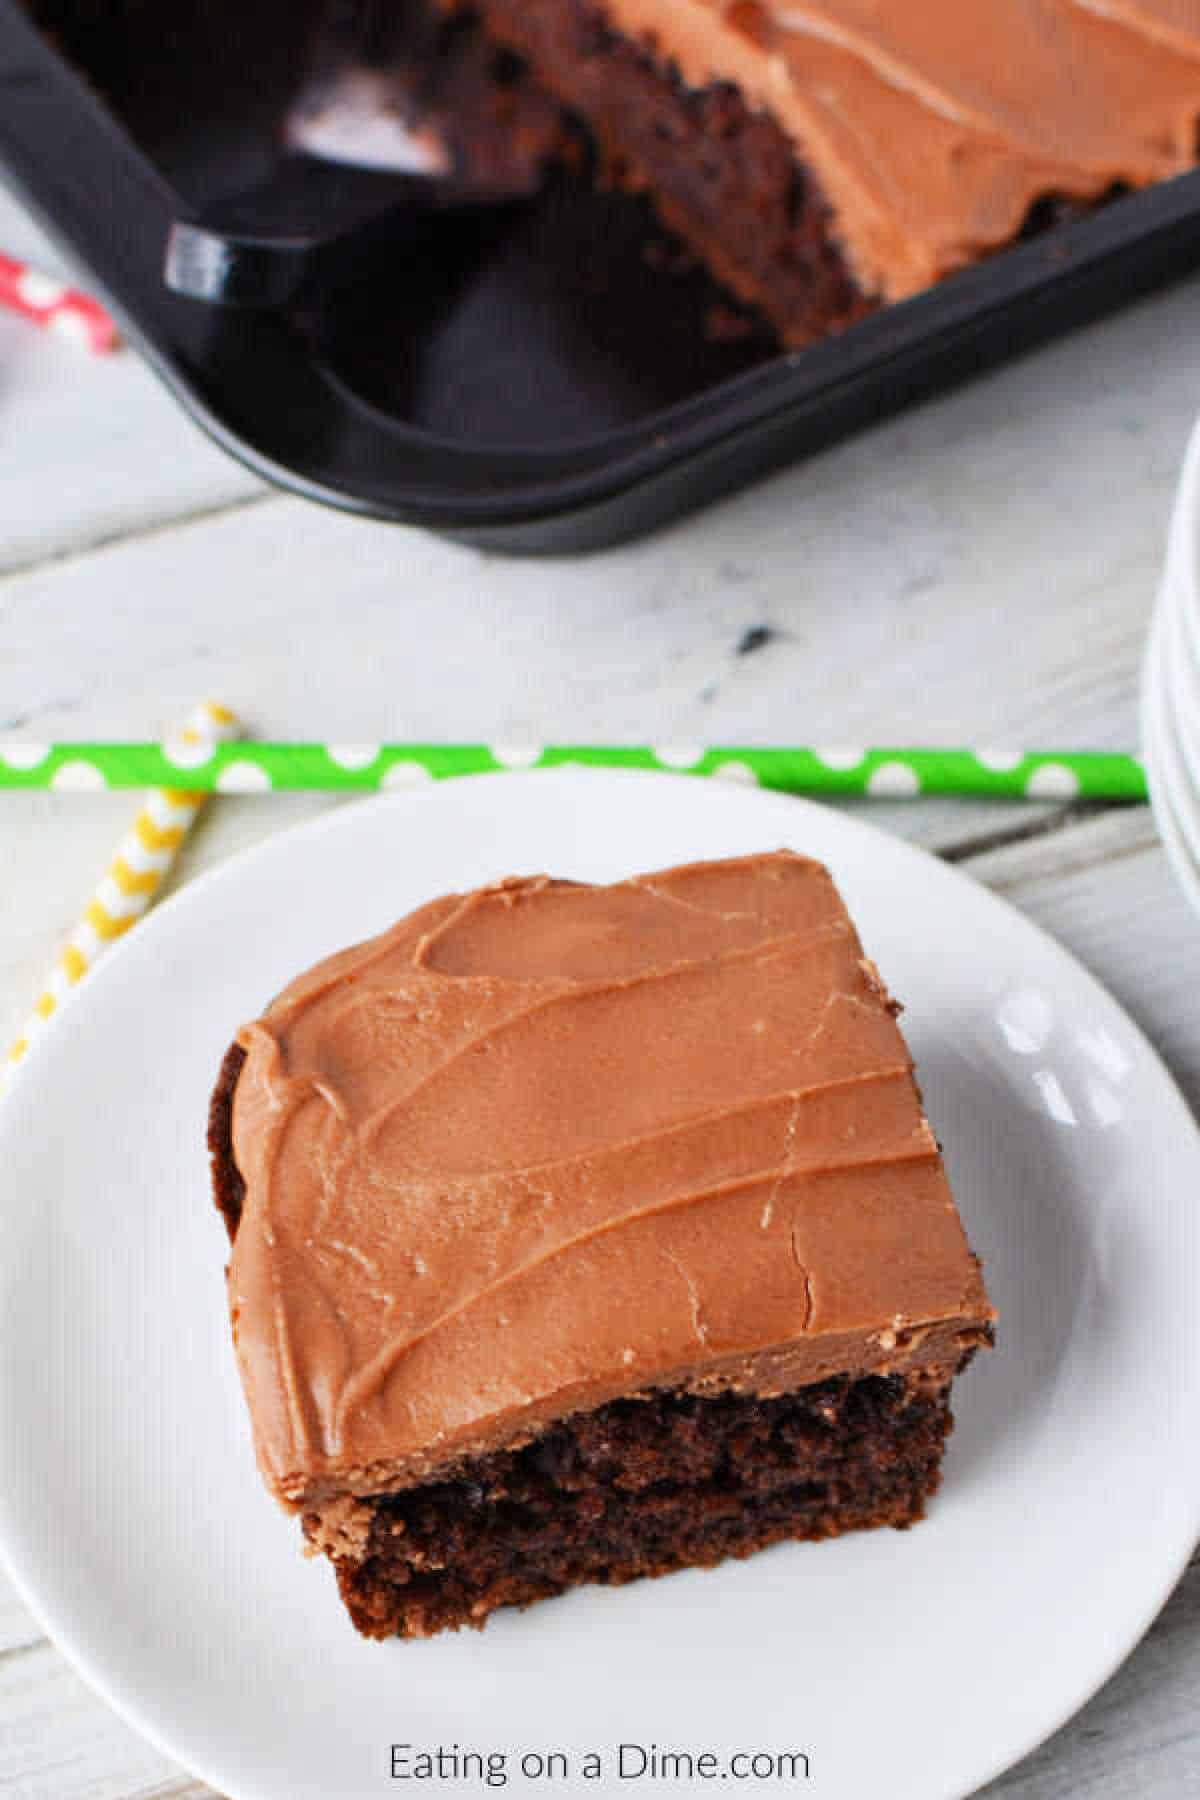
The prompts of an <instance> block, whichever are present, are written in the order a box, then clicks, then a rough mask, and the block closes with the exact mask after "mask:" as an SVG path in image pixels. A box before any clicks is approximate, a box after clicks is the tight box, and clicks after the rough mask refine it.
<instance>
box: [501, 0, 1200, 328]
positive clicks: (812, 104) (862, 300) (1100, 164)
mask: <svg viewBox="0 0 1200 1800" xmlns="http://www.w3.org/2000/svg"><path fill="white" fill-rule="evenodd" d="M469 6H470V9H471V11H473V12H476V13H478V14H479V16H480V17H481V18H482V19H483V21H484V24H485V27H486V29H487V30H488V31H489V32H491V33H492V34H493V35H494V36H495V37H496V38H497V39H498V40H499V41H500V42H502V43H505V44H509V45H511V46H513V47H514V48H515V49H517V50H519V51H520V52H521V53H522V54H523V55H524V56H526V57H528V58H529V60H530V62H531V64H532V67H533V69H534V71H535V73H536V75H537V77H538V78H539V80H540V81H541V82H542V83H543V85H544V86H545V87H547V88H548V89H549V90H550V91H551V92H552V93H554V94H556V95H558V97H559V98H560V99H561V100H563V101H564V102H566V104H568V105H569V106H571V107H573V108H574V109H576V110H577V111H578V112H579V113H580V114H581V115H582V116H583V118H584V119H585V120H586V121H587V123H588V125H589V127H590V129H591V131H592V132H593V134H594V136H595V137H596V139H597V141H598V143H599V145H600V147H601V150H602V152H603V154H604V156H605V158H606V161H607V164H608V166H609V168H610V170H611V171H612V172H613V173H614V174H615V175H616V177H617V178H618V179H620V180H622V181H625V182H627V183H629V184H630V185H632V186H634V187H637V188H641V189H644V190H646V191H647V192H648V193H650V194H651V196H652V197H653V199H654V201H655V203H656V205H657V207H658V209H659V211H660V212H661V214H662V216H663V218H664V219H665V220H666V221H667V222H668V223H669V224H670V225H672V226H673V227H674V228H675V230H676V231H678V232H679V233H680V234H681V236H682V237H683V238H684V239H685V241H686V242H687V243H688V244H689V245H691V247H692V248H693V249H694V250H695V251H696V252H698V254H699V255H700V256H702V257H703V258H704V260H705V262H706V263H707V265H708V266H709V268H710V269H711V270H712V271H713V272H714V273H715V274H716V275H718V276H719V277H720V278H721V279H722V280H723V281H724V282H725V283H726V284H727V285H728V286H729V287H730V288H731V289H732V290H733V291H734V292H735V293H736V294H737V295H738V296H739V297H740V298H741V299H742V300H745V301H748V302H751V303H752V304H754V305H755V306H757V307H759V308H761V310H762V311H763V313H765V315H766V316H767V317H768V318H769V319H770V321H771V322H772V324H773V325H774V327H775V329H776V330H777V332H778V333H779V336H780V337H781V338H782V339H783V341H784V342H785V343H787V344H790V345H800V344H804V343H807V342H809V341H811V340H812V339H813V338H815V337H819V336H821V335H823V334H824V333H826V332H828V331H830V330H836V329H839V328H841V327H842V326H844V325H846V324H848V323H849V322H850V321H852V320H853V319H854V318H856V317H858V316H860V315H861V314H862V313H863V312H864V311H866V310H868V309H870V308H872V307H874V306H877V305H879V304H881V303H883V302H887V301H894V300H900V299H904V298H906V297H907V296H909V295H911V294H914V293H917V292H919V291H920V290H921V289H922V288H925V287H928V286H929V285H931V284H932V283H934V282H936V281H937V280H938V279H939V278H941V277H942V276H944V275H947V274H949V273H951V272H952V271H953V270H955V269H959V268H962V267H963V266H964V265H966V264H968V263H971V262H974V261H976V260H978V259H979V258H980V257H982V256H984V255H986V254H987V253H988V252H990V251H993V250H996V249H999V248H1001V247H1002V246H1004V245H1006V244H1009V243H1011V242H1012V241H1013V240H1014V239H1015V238H1017V237H1018V236H1019V235H1020V234H1021V233H1022V231H1023V230H1024V229H1025V228H1026V226H1027V225H1028V224H1029V223H1030V222H1031V221H1036V219H1037V218H1038V216H1039V213H1040V212H1044V211H1045V210H1046V209H1047V207H1049V208H1050V209H1051V210H1053V209H1054V208H1055V207H1058V208H1061V207H1063V206H1064V205H1065V206H1067V207H1071V208H1073V207H1077V206H1082V205H1086V204H1088V203H1091V202H1095V201H1098V200H1100V199H1102V198H1104V197H1105V196H1106V195H1107V194H1109V193H1110V192H1112V191H1114V190H1120V189H1122V188H1137V187H1144V186H1149V185H1151V184H1152V183H1154V182H1157V181H1160V180H1162V179H1164V178H1165V177H1168V176H1171V175H1176V174H1179V173H1180V172H1182V171H1183V170H1185V169H1187V168H1190V167H1191V166H1192V165H1193V164H1194V162H1195V160H1196V150H1197V143H1196V132H1197V120H1198V119H1200V5H1197V3H1196V0H1111V3H1110V0H1105V3H1104V4H1099V3H1098V0H1022V4H1021V5H1019V6H1013V5H1011V4H1009V3H1008V0H971V3H970V4H967V5H964V4H962V3H961V0H921V3H920V4H914V0H469Z"/></svg>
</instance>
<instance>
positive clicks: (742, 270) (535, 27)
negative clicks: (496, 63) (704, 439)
mask: <svg viewBox="0 0 1200 1800" xmlns="http://www.w3.org/2000/svg"><path fill="white" fill-rule="evenodd" d="M473 10H474V11H477V12H478V13H479V14H480V15H481V17H482V18H483V20H484V21H485V24H486V28H487V30H488V31H489V33H490V34H491V35H492V36H493V37H494V38H496V39H497V40H498V41H500V42H501V43H503V44H505V45H507V46H508V47H509V48H511V49H513V50H517V51H519V52H520V53H521V55H522V56H524V57H525V58H527V59H528V61H529V62H530V63H531V64H532V65H533V67H534V68H536V70H537V75H538V80H539V82H540V83H541V85H542V86H543V87H544V88H547V89H548V90H549V91H550V92H551V93H553V94H555V95H556V96H557V98H558V99H559V100H561V101H562V102H563V104H564V105H566V106H568V107H570V108H571V109H572V110H573V111H575V112H576V113H578V114H579V115H580V116H581V117H583V118H585V119H586V120H587V123H588V127H589V129H590V131H591V134H592V137H593V139H594V141H595V142H596V144H597V146H598V148H599V150H600V153H601V160H602V164H603V168H604V172H605V175H606V177H607V179H608V180H610V181H613V182H616V183H619V184H620V185H622V186H625V187H629V188H633V189H636V190H641V191H644V192H646V193H648V194H650V195H651V196H652V198H653V201H654V205H655V208H656V210H657V211H658V213H659V215H660V216H661V217H662V218H663V220H664V221H665V222H666V223H667V224H668V225H670V226H671V227H672V229H673V230H675V231H676V232H678V234H679V235H680V237H681V238H682V239H683V240H684V242H685V243H686V244H687V245H688V246H689V247H690V249H691V250H692V251H693V252H694V253H695V254H697V255H699V256H700V257H701V258H702V259H703V261H704V263H705V265H706V267H707V268H708V269H709V271H710V272H711V273H712V274H714V275H716V276H717V277H719V279H720V280H722V281H723V282H724V283H725V285H726V286H727V287H728V288H729V289H731V291H732V292H733V293H734V294H736V295H737V296H738V297H739V298H740V299H741V300H743V301H746V302H748V303H749V304H751V305H754V306H757V307H758V308H759V309H760V310H761V311H762V312H763V313H764V314H765V315H766V316H767V318H768V319H769V320H770V322H771V324H772V325H773V326H774V328H775V330H776V332H777V333H778V335H779V337H780V339H781V340H782V341H783V342H784V343H785V344H789V345H792V346H799V345H802V344H806V343H810V342H812V341H813V340H815V339H817V338H820V337H823V336H825V335H826V334H828V333H829V332H832V331H838V330H841V329H842V328H844V327H845V326H846V325H848V324H850V323H852V322H853V320H855V319H856V318H859V317H861V316H862V315H863V314H864V313H865V312H867V311H868V310H869V309H870V308H869V303H868V302H867V301H866V300H865V299H864V297H863V295H862V294H861V292H860V291H859V289H858V287H857V285H856V284H855V282H854V280H853V278H852V276H851V274H850V271H849V269H848V267H847V265H846V261H845V258H844V257H843V255H842V253H841V251H840V250H839V248H838V246H837V244H836V242H835V241H834V238H833V235H832V229H831V225H832V221H831V215H830V211H829V207H828V205H827V203H826V201H825V198H824V196H823V195H822V193H821V191H820V188H819V186H818V184H817V182H816V179H815V177H814V176H813V175H812V174H811V172H809V171H806V170H804V169H803V168H801V167H800V165H799V164H798V162H797V160H796V156H795V147H794V145H793V144H792V142H791V140H790V139H789V138H788V137H787V136H786V135H785V133H784V132H783V131H782V129H781V128H780V126H779V125H777V124H776V123H775V121H774V120H773V119H772V118H771V117H770V116H769V115H768V114H766V113H763V112H760V111H755V110H752V108H751V107H750V106H749V105H748V104H747V102H746V100H745V99H744V98H743V97H742V95H741V94H740V93H739V92H738V91H737V89H736V88H734V87H732V86H731V85H730V84H729V83H728V82H722V83H719V84H716V85H709V86H706V87H704V88H701V89H691V88H688V87H686V86H685V85H684V83H683V82H682V81H681V80H680V78H679V76H678V73H677V72H675V71H673V70H672V69H670V68H667V67H664V66H663V65H662V64H660V63H659V62H657V61H656V60H655V58H654V56H653V55H652V54H651V53H650V51H649V50H648V49H647V48H646V47H645V46H644V45H643V44H641V43H634V42H632V41H631V40H629V39H627V38H623V37H621V36H620V35H619V34H618V33H617V32H616V31H614V30H612V29H611V28H610V26H609V25H608V23H607V22H606V15H605V13H604V11H603V8H602V5H600V4H597V3H596V0H478V3H477V4H475V3H474V0H473ZM732 219H736V220H738V221H739V226H738V229H737V230H736V231H731V230H730V220H732Z"/></svg>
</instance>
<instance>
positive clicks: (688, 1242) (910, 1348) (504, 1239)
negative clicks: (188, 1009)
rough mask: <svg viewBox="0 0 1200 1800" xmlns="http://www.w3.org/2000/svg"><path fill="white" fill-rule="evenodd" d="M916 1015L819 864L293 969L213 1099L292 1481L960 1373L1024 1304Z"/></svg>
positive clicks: (252, 1309) (260, 1373)
mask: <svg viewBox="0 0 1200 1800" xmlns="http://www.w3.org/2000/svg"><path fill="white" fill-rule="evenodd" d="M894 1012H895V1008H894V1006H893V1004H892V1002H891V1001H890V999H889V997H888V995H887V993H886V991H885V989H884V988H883V986H882V984H881V982H880V980H879V978H878V976H877V974H876V972H875V970H874V968H873V967H872V965H871V964H870V963H869V962H868V961H867V960H866V959H865V957H864V955H863V952H862V948H861V945H860V944H859V941H858V938H857V936H856V934H855V932H854V929H853V926H852V925H851V923H850V921H849V919H848V917H847V915H846V912H845V909H844V907H843V905H842V903H841V900H840V898H839V897H838V895H837V892H836V890H835V888H834V886H833V883H832V881H831V880H830V878H829V875H828V873H827V872H826V871H825V870H824V869H823V868H822V867H821V866H820V865H819V864H817V863H814V862H811V861H808V860H806V859H804V858H801V857H797V856H792V855H790V854H786V853H779V854H777V855H770V856H762V857H751V858H746V859H741V860H735V861H730V862H725V863H713V864H700V865H695V866H692V867H685V868H681V869H675V870H668V871H666V872H665V873H662V874H659V875H653V876H645V877H641V878H638V879H636V880H633V881H628V882H623V883H619V884H617V885H616V886H613V887H608V888H592V887H583V886H575V885H571V884H569V883H563V882H555V881H551V880H549V879H548V878H545V877H538V878H534V879H529V880H516V881H509V882H503V883H500V884H498V885H496V886H494V887H489V888H485V889H482V890H480V891H478V892H476V893H473V894H468V895H460V896H449V897H447V898H445V899H443V900H439V901H436V902H434V903H433V904H432V905H430V906H427V907H425V908H423V909H422V910H421V911H419V912H418V913H415V914H413V915H412V916H411V917H410V918H408V919H406V920H403V921H402V922H401V923H400V924H399V925H397V926H395V927H394V928H393V929H392V930H391V931H389V932H386V933H385V934H384V935H383V936H382V937H380V938H377V939H375V940H373V941H372V942H370V943H368V944H364V945H361V946H359V947H357V948H355V949H351V950H349V951H346V952H343V953H342V954H341V955H339V956H335V957H333V958H331V959H329V960H328V961H327V962H325V963H322V964H320V965H319V966H318V967H317V968H316V969H314V970H312V971H311V972H310V973H309V974H308V975H306V976H303V977H301V978H300V979H299V980H298V981H296V982H294V983H293V984H292V985H291V986H290V987H289V988H288V989H286V990H285V992H284V993H283V994H282V995H281V996H280V997H279V999H278V1000H276V1001H275V1003H274V1004H273V1005H272V1006H271V1007H270V1008H269V1009H268V1011H267V1013H266V1014H265V1015H264V1017H263V1018H262V1019H260V1020H258V1021H256V1022H255V1023H254V1024H252V1025H250V1026H247V1027H246V1028H245V1029H244V1030H243V1031H242V1032H241V1033H239V1037H238V1044H239V1046H240V1051H241V1053H242V1054H243V1055H244V1062H243V1063H242V1064H241V1066H240V1067H239V1066H238V1064H237V1060H236V1058H234V1059H232V1060H231V1062H230V1063H229V1064H228V1065H227V1080H226V1083H225V1085H224V1087H223V1089H221V1090H219V1092H218V1095H217V1097H216V1099H215V1101H214V1114H213V1143H214V1152H215V1161H216V1167H217V1179H218V1196H219V1198H220V1199H221V1201H222V1203H223V1205H224V1206H225V1207H226V1210H227V1212H228V1214H229V1215H230V1217H231V1218H232V1219H233V1220H234V1223H235V1234H234V1244H233V1252H232V1258H231V1263H230V1271H229V1290H230V1303H231V1307H232V1312H233V1317H234V1322H235V1331H236V1339H237V1347H238V1355H239V1360H240V1363H241V1371H242V1377H243V1382H244V1385H245V1388H246V1393H247V1398H248V1401H249V1405H250V1412H251V1417H252V1420H253V1424H254V1431H255V1439H256V1446H257V1450H258V1455H259V1460H260V1463H261V1466H262V1468H263V1472H264V1475H265V1476H266V1479H267V1481H268V1482H269V1484H270V1485H271V1487H272V1488H273V1490H274V1491H275V1492H276V1493H277V1494H278V1495H279V1497H280V1498H281V1499H283V1500H284V1501H285V1502H287V1503H288V1504H290V1505H293V1506H296V1507H308V1508H311V1507H312V1505H314V1504H318V1503H320V1502H321V1501H322V1500H324V1499H326V1498H328V1497H330V1496H332V1495H336V1494H348V1493H349V1494H353V1493H358V1494H371V1493H378V1492H380V1491H383V1490H385V1489H390V1488H394V1487H399V1486H403V1485H410V1486H411V1485H416V1484H418V1483H421V1482H424V1481H426V1480H428V1479H430V1478H432V1477H435V1476H436V1475H437V1474H438V1472H439V1471H440V1470H443V1469H445V1468H447V1467H449V1466H451V1465H453V1464H455V1463H457V1462H459V1461H461V1459H463V1458H464V1457H470V1456H475V1457H478V1456H483V1455H487V1454H489V1453H491V1452H492V1451H495V1450H503V1449H506V1448H510V1447H512V1446H514V1445H517V1444H519V1443H521V1442H522V1441H527V1440H529V1439H531V1438H533V1437H535V1436H537V1435H539V1434H540V1433H542V1432H543V1431H545V1430H546V1429H547V1428H548V1427H549V1426H551V1425H552V1424H553V1423H554V1422H555V1421H556V1420H560V1419H563V1418H566V1417H568V1416H570V1415H572V1414H574V1413H578V1412H583V1411H589V1410H594V1409H595V1408H596V1407H598V1406H602V1405H604V1404H606V1403H608V1402H609V1401H611V1400H614V1399H616V1398H617V1397H619V1396H622V1395H631V1394H639V1393H642V1394H644V1393H649V1392H652V1391H654V1390H656V1389H663V1388H687V1389H690V1390H692V1391H695V1392H698V1393H701V1394H712V1393H715V1392H718V1391H720V1390H722V1389H729V1390H732V1391H736V1392H741V1393H746V1394H755V1393H756V1394H760V1395H767V1396H770V1395H778V1394H780V1393H783V1392H787V1391H790V1390H793V1389H795V1388H797V1387H799V1386H802V1385H804V1384H807V1383H811V1382H813V1381H817V1380H821V1379H824V1378H826V1377H829V1376H833V1375H837V1374H845V1373H850V1374H853V1375H856V1376H857V1375H862V1374H865V1373H869V1372H878V1373H884V1374H887V1373H904V1372H905V1371H907V1370H912V1369H921V1370H923V1371H926V1372H928V1371H931V1370H932V1371H938V1370H940V1371H942V1372H943V1373H944V1374H945V1375H946V1376H947V1377H948V1375H949V1373H951V1372H952V1371H953V1369H954V1368H955V1367H957V1366H958V1364H959V1362H960V1361H961V1359H962V1356H963V1354H964V1353H965V1351H966V1350H968V1349H969V1348H971V1347H972V1346H973V1345H975V1344H977V1343H979V1342H981V1341H984V1340H985V1339H986V1338H987V1337H988V1335H989V1332H990V1323H991V1319H992V1312H991V1309H990V1306H989V1304H988V1301H987V1297H986V1295H985V1293H984V1289H983V1285H982V1281H981V1278H980V1274H979V1269H978V1265H977V1263H976V1261H975V1259H974V1258H973V1257H972V1255H971V1253H970V1251H969V1249H968V1247H967V1244H966V1241H965V1238H964V1236H963V1232H962V1227H961V1225H960V1223H959V1219H958V1215H957V1212H956V1210H955V1207H954V1202H953V1199H952V1197H951V1195H950V1191H949V1187H948V1185H947V1182H946V1178H945V1174H944V1171H943V1168H942V1163H941V1157H940V1155H939V1152H938V1148H937V1145H936V1143H935V1141H934V1138H933V1135H932V1133H931V1132H930V1129H929V1126H928V1124H927V1123H926V1121H925V1118H924V1115H923V1112H922V1109H921V1104H920V1099H919V1096H918V1093H917V1089H916V1086H915V1083H914V1081H913V1077H912V1070H911V1063H910V1059H909V1055H908V1052H907V1050H906V1048H905V1045H904V1042H903V1039H902V1038H901V1035H900V1032H899V1030H898V1028H897V1025H896V1022H895V1017H894Z"/></svg>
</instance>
